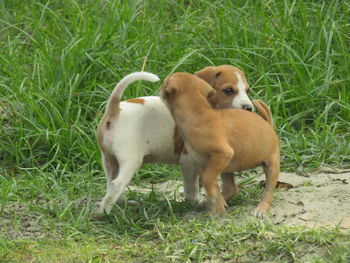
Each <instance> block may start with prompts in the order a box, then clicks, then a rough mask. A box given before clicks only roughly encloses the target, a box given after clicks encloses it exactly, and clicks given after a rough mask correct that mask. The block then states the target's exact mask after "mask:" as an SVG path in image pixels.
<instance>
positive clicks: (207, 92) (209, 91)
mask: <svg viewBox="0 0 350 263" xmlns="http://www.w3.org/2000/svg"><path fill="white" fill-rule="evenodd" d="M201 82H202V83H201V89H200V91H201V93H202V94H203V96H204V97H206V98H207V100H209V101H211V99H213V97H215V94H216V90H215V89H213V87H212V86H210V85H209V84H208V83H206V82H204V81H201Z"/></svg>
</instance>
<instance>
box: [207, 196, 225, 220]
mask: <svg viewBox="0 0 350 263" xmlns="http://www.w3.org/2000/svg"><path fill="white" fill-rule="evenodd" d="M213 201H214V202H213ZM213 201H212V202H211V205H210V215H212V216H217V215H221V214H224V213H226V209H225V207H227V203H226V201H225V199H224V198H223V197H222V195H220V196H219V197H218V198H217V199H216V200H213Z"/></svg>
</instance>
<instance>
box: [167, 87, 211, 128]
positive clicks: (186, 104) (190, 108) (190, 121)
mask: <svg viewBox="0 0 350 263" xmlns="http://www.w3.org/2000/svg"><path fill="white" fill-rule="evenodd" d="M191 95H193V96H191ZM191 95H190V96H189V95H188V94H183V95H182V96H178V97H177V98H175V99H174V100H173V107H172V110H171V112H172V115H173V117H174V119H175V121H176V123H178V126H179V128H180V129H183V128H188V127H193V126H197V125H198V124H200V123H201V122H203V119H205V115H203V113H204V112H208V111H215V109H213V107H212V106H211V105H210V103H209V102H208V101H207V99H206V98H205V97H204V96H203V95H202V94H201V93H200V92H199V91H196V92H194V94H191Z"/></svg>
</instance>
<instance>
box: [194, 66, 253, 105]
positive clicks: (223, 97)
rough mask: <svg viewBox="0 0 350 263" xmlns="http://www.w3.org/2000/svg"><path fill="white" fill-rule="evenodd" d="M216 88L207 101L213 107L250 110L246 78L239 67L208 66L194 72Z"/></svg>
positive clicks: (248, 88)
mask: <svg viewBox="0 0 350 263" xmlns="http://www.w3.org/2000/svg"><path fill="white" fill-rule="evenodd" d="M195 75H197V76H198V77H200V78H201V79H203V80H205V81H206V82H207V83H209V85H211V86H212V87H213V88H214V89H215V90H216V95H215V96H213V97H212V98H211V99H210V100H209V102H210V103H211V104H212V105H213V106H214V107H215V108H236V109H245V110H249V111H252V110H253V104H252V102H251V101H250V99H249V97H248V94H249V91H250V87H249V84H248V82H247V79H246V77H245V75H244V73H243V71H241V70H240V69H239V68H236V67H234V66H229V65H222V66H217V67H214V66H210V67H206V68H204V69H202V70H200V71H198V72H196V73H195Z"/></svg>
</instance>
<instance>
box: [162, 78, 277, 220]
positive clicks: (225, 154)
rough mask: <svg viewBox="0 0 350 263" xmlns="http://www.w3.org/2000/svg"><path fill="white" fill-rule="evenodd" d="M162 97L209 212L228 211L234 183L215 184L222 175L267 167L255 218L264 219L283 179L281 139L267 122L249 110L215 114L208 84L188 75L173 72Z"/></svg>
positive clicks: (165, 84) (221, 111) (213, 93)
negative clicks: (195, 165)
mask: <svg viewBox="0 0 350 263" xmlns="http://www.w3.org/2000/svg"><path fill="white" fill-rule="evenodd" d="M160 94H161V97H162V99H163V100H164V102H165V104H166V105H167V106H168V108H169V110H170V112H171V114H172V116H173V117H174V119H175V123H176V125H177V126H178V127H179V129H180V132H181V136H182V138H183V140H184V142H185V147H186V150H187V151H188V152H189V154H190V155H191V157H192V158H193V159H195V160H196V162H197V163H198V169H199V174H200V177H201V181H202V184H203V186H204V188H205V190H206V192H207V198H208V203H209V206H210V213H211V214H213V215H217V214H221V213H223V212H224V211H225V207H226V206H227V203H226V201H225V200H228V199H230V198H231V195H232V189H231V186H232V185H231V184H229V185H228V186H227V185H226V184H225V182H223V183H224V184H223V188H222V194H221V193H220V192H219V189H218V185H217V179H218V177H219V175H220V174H221V173H223V172H236V171H243V170H247V169H250V168H253V167H255V166H257V165H261V164H262V165H263V167H264V172H265V175H266V188H265V193H264V195H263V197H262V200H261V201H260V203H259V205H258V206H257V208H256V209H255V210H254V212H253V214H254V215H255V216H257V217H263V216H264V214H265V213H266V211H267V210H268V209H269V207H270V206H271V203H272V198H273V191H274V188H275V186H276V183H277V179H278V176H279V163H280V149H279V139H278V137H277V135H276V133H275V131H274V129H273V127H272V125H271V122H267V121H266V120H265V119H263V118H262V117H260V116H259V115H257V114H256V113H252V112H249V111H245V110H239V109H223V110H220V109H219V110H218V109H214V108H213V107H212V106H211V105H210V104H209V103H208V101H210V100H211V97H212V96H214V95H215V94H216V91H215V90H214V89H213V88H212V86H210V85H208V83H207V82H205V81H203V80H202V79H200V78H198V77H197V76H195V75H192V74H189V73H175V74H173V75H172V76H170V77H169V78H167V79H166V80H165V81H164V84H163V86H162V88H161V92H160Z"/></svg>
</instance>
